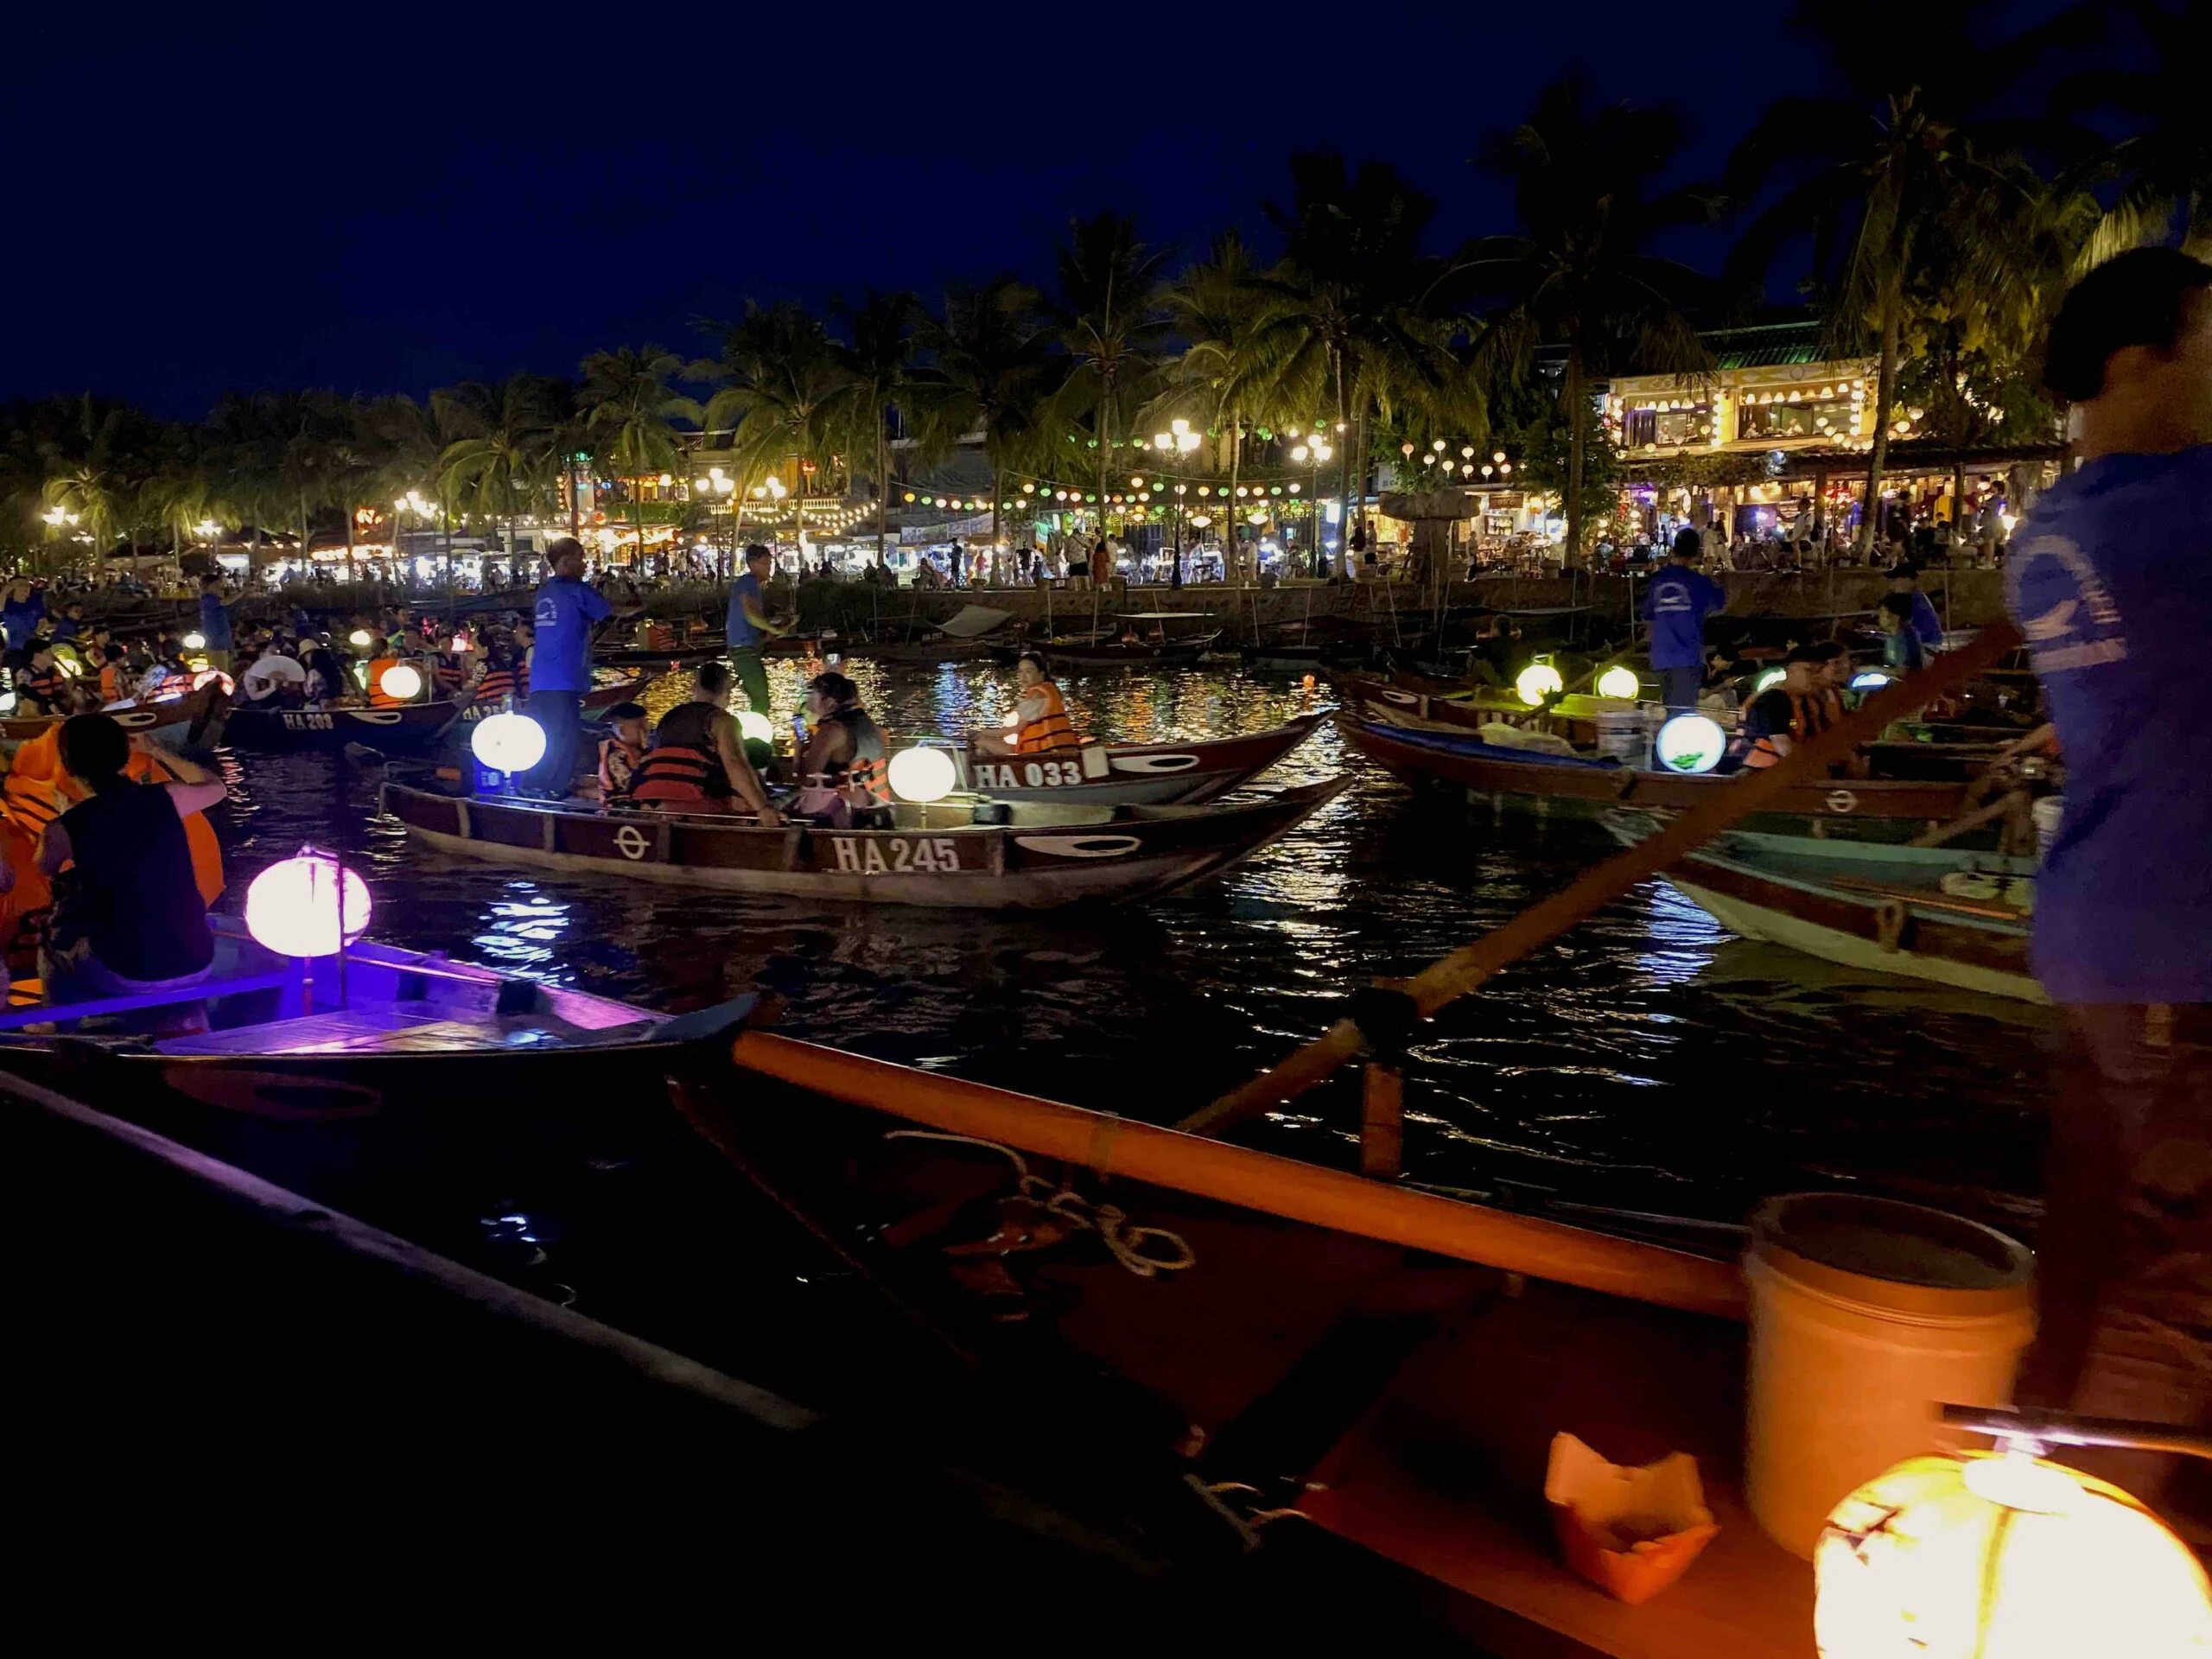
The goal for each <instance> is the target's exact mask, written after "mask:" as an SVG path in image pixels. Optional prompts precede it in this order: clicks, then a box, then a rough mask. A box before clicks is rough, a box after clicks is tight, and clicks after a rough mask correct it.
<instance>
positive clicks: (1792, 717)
mask: <svg viewBox="0 0 2212 1659" xmlns="http://www.w3.org/2000/svg"><path fill="white" fill-rule="evenodd" d="M1777 689H1781V688H1777ZM1783 696H1786V697H1788V698H1789V741H1790V742H1791V743H1792V744H1793V745H1795V744H1798V743H1802V742H1803V741H1805V740H1806V739H1807V738H1808V737H1814V736H1817V735H1818V734H1821V733H1822V732H1825V731H1826V730H1827V728H1829V727H1831V726H1833V725H1834V724H1835V723H1836V721H1839V720H1841V719H1842V718H1843V699H1842V698H1841V697H1840V696H1837V695H1836V693H1835V692H1834V690H1832V689H1831V688H1829V687H1827V686H1820V687H1817V688H1815V690H1811V691H1805V692H1798V691H1791V690H1786V689H1783ZM1781 762H1782V751H1781V750H1779V749H1777V748H1776V747H1774V743H1773V741H1772V740H1771V739H1770V738H1766V737H1762V738H1760V739H1758V741H1756V742H1754V743H1753V744H1752V745H1751V752H1750V753H1748V754H1746V755H1745V757H1744V764H1745V766H1748V767H1751V768H1752V769H1753V770H1756V771H1764V769H1765V768H1767V767H1768V766H1778V765H1780V764H1781Z"/></svg>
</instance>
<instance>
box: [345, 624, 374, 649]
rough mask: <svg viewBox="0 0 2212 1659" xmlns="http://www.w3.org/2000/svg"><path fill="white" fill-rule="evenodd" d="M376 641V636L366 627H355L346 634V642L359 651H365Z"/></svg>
mask: <svg viewBox="0 0 2212 1659" xmlns="http://www.w3.org/2000/svg"><path fill="white" fill-rule="evenodd" d="M376 642H377V637H376V635H374V634H373V633H371V632H369V631H368V630H367V629H366V628H356V629H354V630H353V632H351V633H349V634H347V635H346V644H347V645H352V646H353V647H354V648H355V649H357V650H359V651H366V650H367V649H368V648H369V647H370V646H371V645H374V644H376Z"/></svg>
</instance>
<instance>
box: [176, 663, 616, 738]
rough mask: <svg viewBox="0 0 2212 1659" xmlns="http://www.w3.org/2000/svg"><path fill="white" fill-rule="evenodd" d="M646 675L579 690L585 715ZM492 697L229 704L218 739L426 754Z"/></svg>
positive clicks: (488, 710) (476, 717)
mask: <svg viewBox="0 0 2212 1659" xmlns="http://www.w3.org/2000/svg"><path fill="white" fill-rule="evenodd" d="M648 683H650V677H648V676H645V675H642V674H641V675H638V676H636V677H632V678H630V679H625V680H618V681H616V682H615V683H613V684H611V685H600V686H594V687H593V688H592V690H589V691H587V692H586V693H584V697H583V711H584V713H585V714H586V715H595V714H604V713H605V712H606V711H607V709H611V708H613V706H614V705H615V704H616V703H618V702H630V701H632V699H634V698H635V697H637V696H639V694H640V693H642V692H643V691H644V690H645V687H646V685H647V684H648ZM498 708H499V705H498V704H497V703H493V702H461V700H460V699H459V698H458V697H441V698H439V699H438V700H437V701H435V702H410V703H403V704H401V705H400V706H399V707H398V708H396V709H342V708H341V709H255V708H251V707H249V706H247V705H245V704H241V703H232V705H231V706H230V708H229V709H228V711H227V712H226V714H225V715H224V716H223V724H222V728H221V735H220V738H219V741H222V742H225V743H227V744H229V745H230V746H231V747H232V748H238V749H249V750H251V751H253V752H255V753H262V754H296V753H300V752H302V750H308V749H344V748H346V747H352V746H355V745H358V746H359V747H363V748H369V749H375V750H378V751H379V752H381V753H385V754H397V755H416V754H423V753H428V752H429V750H431V749H433V748H435V747H437V746H438V745H439V744H440V743H441V742H442V741H444V740H446V739H447V738H448V737H451V736H455V735H458V734H461V733H463V732H466V731H467V729H468V728H470V727H471V726H473V725H474V724H475V723H476V722H477V721H480V720H481V719H483V718H484V717H485V716H486V715H489V714H492V713H494V712H495V711H496V710H497V709H498Z"/></svg>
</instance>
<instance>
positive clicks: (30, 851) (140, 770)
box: [0, 727, 224, 915]
mask: <svg viewBox="0 0 2212 1659" xmlns="http://www.w3.org/2000/svg"><path fill="white" fill-rule="evenodd" d="M123 771H124V776H125V777H127V778H130V779H133V780H134V781H136V782H138V783H142V784H145V783H154V784H167V783H174V782H175V781H176V776H177V774H176V772H175V768H173V767H172V766H169V765H168V762H167V761H166V760H163V759H162V757H161V756H159V755H152V754H140V753H137V751H136V750H134V751H132V753H131V755H130V760H127V761H125V762H124V768H123ZM85 796H86V791H85V787H84V785H81V784H79V782H78V781H77V780H76V779H74V778H72V777H70V776H69V774H68V773H67V772H65V771H64V770H63V769H62V766H61V739H60V728H59V727H56V728H54V729H53V730H51V731H46V732H41V733H40V734H39V735H38V736H36V737H35V738H33V739H32V740H31V741H29V742H28V743H25V744H24V745H23V746H22V747H20V748H18V749H17V750H16V757H15V764H14V766H12V767H11V768H10V771H9V773H8V777H7V781H6V783H5V784H4V785H0V805H3V806H4V807H5V810H6V813H7V824H6V831H7V833H6V834H5V836H4V840H5V851H6V855H7V858H8V861H9V862H10V864H12V865H13V866H14V867H15V870H16V891H15V895H14V898H15V906H14V907H15V910H16V914H18V915H28V914H29V912H32V911H35V910H43V909H44V908H45V907H46V906H48V905H50V904H52V903H53V902H54V888H53V885H52V883H51V882H49V881H48V879H47V877H46V874H45V872H44V871H42V870H41V869H40V868H38V845H39V842H40V841H41V840H42V839H43V838H44V836H45V835H46V828H47V826H48V824H50V823H54V820H55V819H57V818H59V817H60V816H61V815H62V814H63V813H64V812H67V810H69V809H70V808H71V807H73V806H74V805H76V804H77V803H78V802H79V801H81V800H83V799H84V798H85ZM184 839H185V842H186V844H187V845H188V847H189V848H190V849H191V851H192V874H193V880H194V885H195V886H196V887H198V888H199V889H200V899H201V901H202V902H203V903H206V904H210V905H212V904H213V903H214V902H215V900H216V899H219V898H221V897H222V896H223V887H224V877H223V847H222V843H221V842H219V840H217V839H216V836H215V826H214V825H213V824H211V823H208V822H207V814H205V813H204V812H194V813H193V814H191V815H190V816H189V817H187V818H186V819H185V821H184Z"/></svg>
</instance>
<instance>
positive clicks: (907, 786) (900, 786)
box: [891, 747, 957, 806]
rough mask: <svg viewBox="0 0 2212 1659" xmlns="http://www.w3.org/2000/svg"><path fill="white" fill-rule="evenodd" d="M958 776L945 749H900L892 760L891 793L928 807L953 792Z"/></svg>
mask: <svg viewBox="0 0 2212 1659" xmlns="http://www.w3.org/2000/svg"><path fill="white" fill-rule="evenodd" d="M956 781H957V773H956V772H955V771H954V768H953V765H952V757H951V756H950V755H949V754H947V753H945V752H944V750H943V749H932V748H926V747H925V748H913V749H901V750H899V753H896V754H894V755H893V756H892V757H891V792H892V793H893V794H894V795H896V796H897V797H898V798H899V799H900V800H902V801H912V802H913V803H914V804H917V805H918V806H926V805H928V804H930V803H931V801H941V800H943V799H944V798H945V797H946V796H948V795H950V793H952V786H953V784H954V783H955V782H956Z"/></svg>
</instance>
